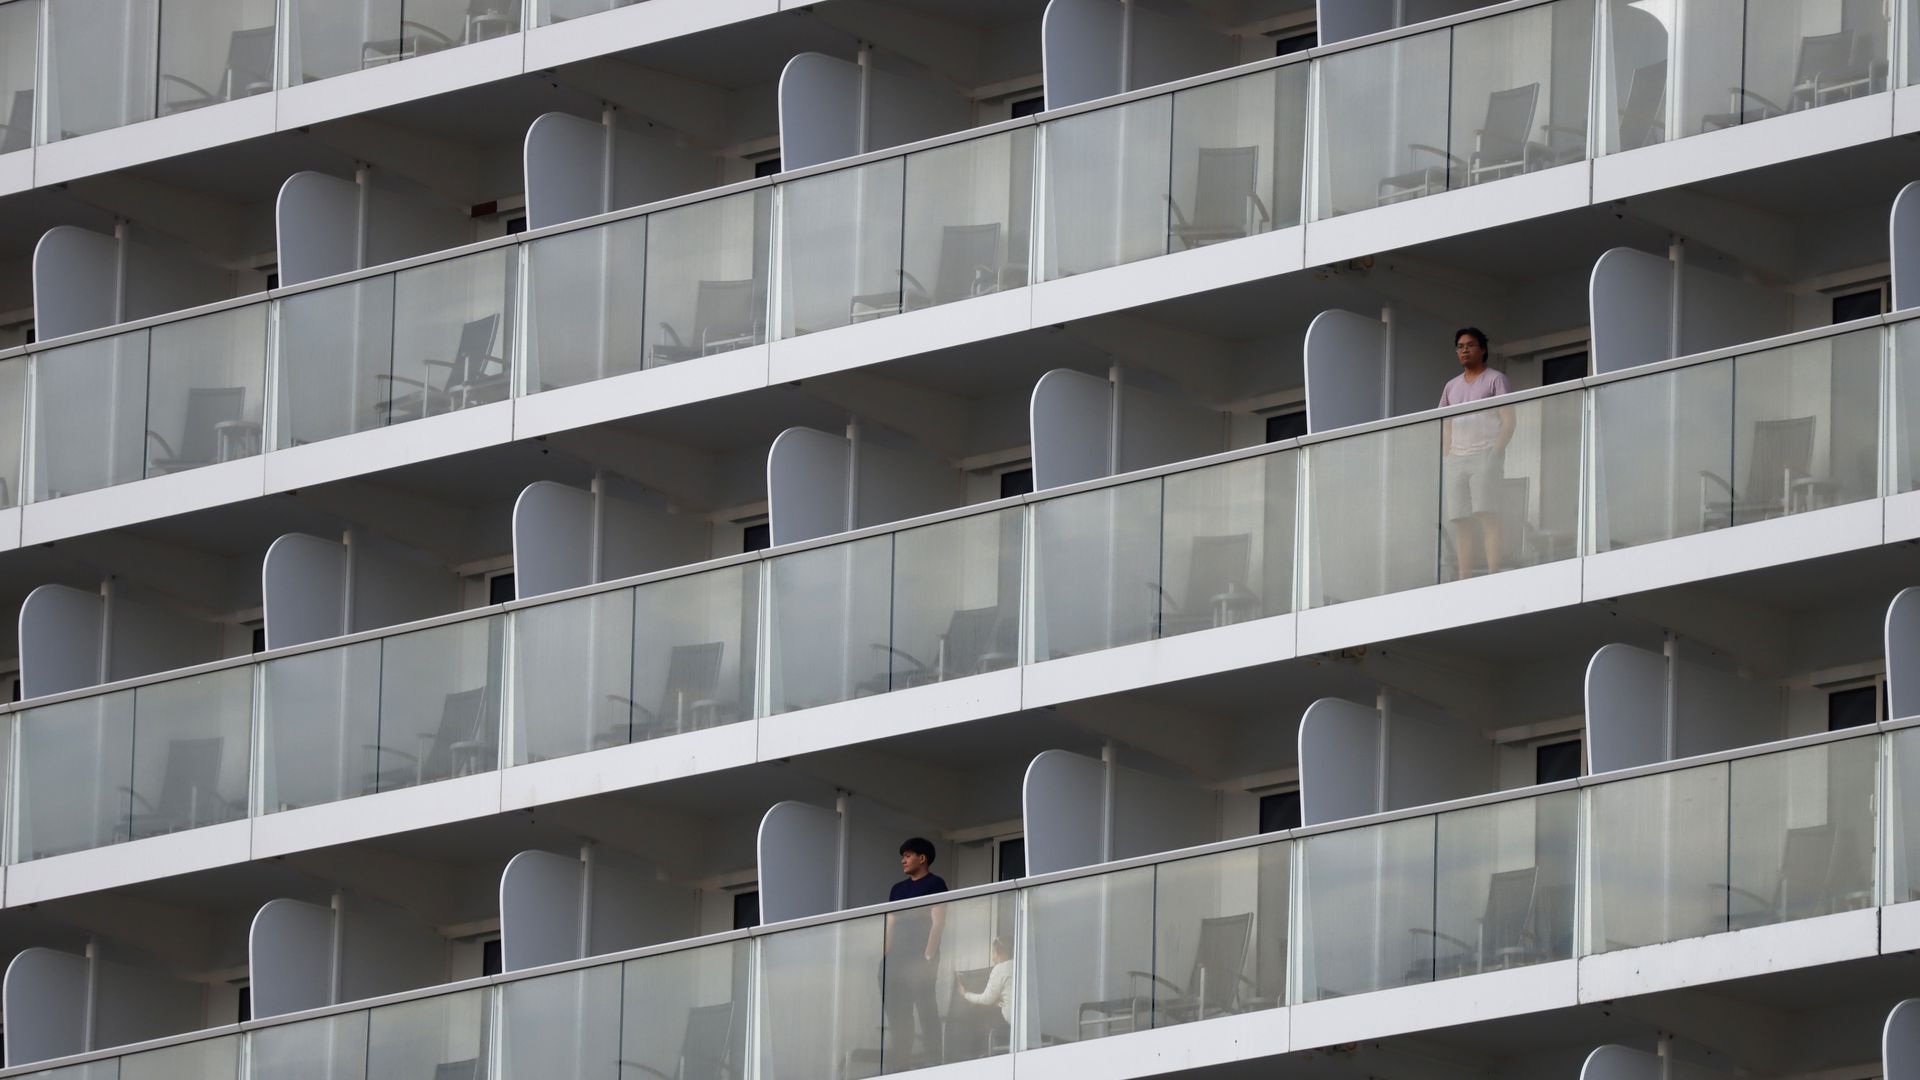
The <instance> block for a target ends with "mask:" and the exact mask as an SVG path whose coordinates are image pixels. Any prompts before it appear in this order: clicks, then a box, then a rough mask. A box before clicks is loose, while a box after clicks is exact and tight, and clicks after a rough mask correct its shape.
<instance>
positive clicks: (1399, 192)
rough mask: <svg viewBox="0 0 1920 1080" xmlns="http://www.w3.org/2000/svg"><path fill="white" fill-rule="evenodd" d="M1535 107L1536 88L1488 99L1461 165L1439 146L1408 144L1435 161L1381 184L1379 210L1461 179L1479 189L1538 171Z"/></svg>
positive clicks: (1543, 148) (1498, 93)
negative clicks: (1481, 185) (1490, 182)
mask: <svg viewBox="0 0 1920 1080" xmlns="http://www.w3.org/2000/svg"><path fill="white" fill-rule="evenodd" d="M1539 103H1540V84H1539V83H1537V82H1535V83H1528V84H1526V85H1525V86H1516V87H1513V88H1512V89H1509V90H1496V91H1494V92H1493V93H1492V94H1489V95H1488V96H1487V117H1486V119H1485V120H1484V121H1482V123H1481V126H1480V127H1479V128H1477V129H1475V131H1474V133H1473V151H1472V153H1471V155H1469V157H1468V158H1467V159H1466V160H1465V161H1462V160H1461V159H1460V158H1459V157H1457V156H1456V155H1454V154H1450V153H1448V152H1447V151H1446V150H1444V149H1442V148H1440V147H1438V146H1429V145H1427V144H1426V143H1412V144H1410V145H1409V146H1408V149H1410V150H1413V151H1414V152H1415V153H1416V154H1429V155H1432V156H1434V157H1437V158H1438V159H1439V161H1438V162H1437V163H1435V164H1432V165H1427V166H1424V167H1422V168H1418V169H1414V170H1412V171H1410V172H1404V173H1401V174H1399V175H1398V176H1389V177H1387V178H1386V179H1384V180H1382V181H1380V192H1379V199H1378V202H1379V204H1380V205H1382V206H1385V205H1387V204H1389V203H1396V202H1403V201H1405V200H1407V199H1413V198H1420V197H1423V196H1427V195H1431V194H1434V193H1435V192H1439V191H1445V190H1447V188H1448V186H1449V184H1450V178H1451V177H1453V176H1458V175H1461V174H1464V176H1465V178H1466V182H1467V183H1469V184H1477V183H1480V182H1481V181H1483V180H1497V179H1499V178H1501V177H1504V176H1513V175H1516V174H1518V173H1521V172H1525V171H1527V170H1528V169H1530V168H1534V167H1536V165H1535V159H1536V157H1538V156H1541V155H1545V154H1546V153H1547V152H1548V150H1547V146H1546V145H1545V144H1544V143H1537V142H1534V141H1533V114H1534V111H1535V109H1537V108H1538V107H1539Z"/></svg>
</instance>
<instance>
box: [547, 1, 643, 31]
mask: <svg viewBox="0 0 1920 1080" xmlns="http://www.w3.org/2000/svg"><path fill="white" fill-rule="evenodd" d="M643 2H644V0H532V3H533V6H534V12H535V14H534V25H535V26H552V25H553V24H554V23H563V22H566V21H567V20H568V19H578V18H581V17H582V16H586V15H598V14H599V13H601V12H603V11H612V10H613V9H615V8H623V7H632V6H633V5H635V4H638V3H643Z"/></svg>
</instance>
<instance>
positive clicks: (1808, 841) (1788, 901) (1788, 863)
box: [1779, 824, 1834, 918]
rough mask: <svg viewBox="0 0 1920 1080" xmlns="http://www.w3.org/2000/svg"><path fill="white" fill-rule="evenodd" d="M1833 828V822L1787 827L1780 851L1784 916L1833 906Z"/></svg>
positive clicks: (1827, 908) (1807, 912) (1781, 903)
mask: <svg viewBox="0 0 1920 1080" xmlns="http://www.w3.org/2000/svg"><path fill="white" fill-rule="evenodd" d="M1833 839H1834V829H1833V826H1832V824H1826V825H1807V826H1803V827H1801V828H1798V829H1788V830H1787V840H1786V845H1785V847H1784V849H1783V850H1782V852H1781V855H1780V912H1779V914H1780V915H1781V916H1782V917H1788V918H1790V917H1793V916H1795V915H1800V914H1809V913H1818V912H1822V911H1827V910H1831V909H1832V907H1833V906H1834V904H1833V899H1834V898H1833V897H1832V896H1831V895H1829V894H1830V893H1831V892H1832V887H1831V883H1832V881H1833V856H1834V842H1833Z"/></svg>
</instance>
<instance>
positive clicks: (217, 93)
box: [160, 26, 274, 116]
mask: <svg viewBox="0 0 1920 1080" xmlns="http://www.w3.org/2000/svg"><path fill="white" fill-rule="evenodd" d="M273 44H274V42H273V27H271V26H260V27H255V28H253V29H251V30H235V31H234V32H233V35H232V36H231V37H229V38H228V39H227V66H226V70H225V71H223V72H222V73H221V75H220V83H219V85H218V86H216V87H213V88H211V89H209V88H208V87H205V86H201V85H200V84H199V83H196V82H194V81H192V80H190V79H185V78H182V77H180V76H178V75H168V74H164V73H163V74H161V76H160V92H161V101H160V114H161V115H162V116H166V115H169V114H171V113H177V112H186V111H187V110H189V109H198V108H203V107H205V106H207V105H217V104H219V103H220V102H223V101H236V100H238V99H240V98H243V97H251V96H253V95H254V94H264V93H266V92H267V91H269V90H272V89H273Z"/></svg>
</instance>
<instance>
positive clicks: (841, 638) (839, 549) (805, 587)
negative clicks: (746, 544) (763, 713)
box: [767, 536, 893, 715]
mask: <svg viewBox="0 0 1920 1080" xmlns="http://www.w3.org/2000/svg"><path fill="white" fill-rule="evenodd" d="M892 571H893V537H891V536H876V537H871V538H868V539H865V540H856V541H854V542H853V543H851V544H836V545H834V546H832V547H823V548H814V549H813V550H811V551H802V552H799V553H797V554H793V555H786V556H782V557H780V558H778V559H774V560H772V561H771V563H770V565H769V573H770V575H771V577H770V580H771V581H772V583H773V585H772V587H773V627H772V630H773V656H772V658H771V659H772V663H773V670H772V672H771V673H770V677H769V689H768V695H769V697H768V701H767V712H768V714H769V715H773V714H778V713H783V712H789V711H791V710H794V709H806V708H812V707H814V706H816V705H827V704H831V703H833V702H836V701H846V700H848V699H850V698H854V697H864V696H866V695H868V694H882V693H885V692H886V691H887V690H888V689H889V686H890V677H891V676H890V673H891V661H890V657H891V656H892V654H891V653H889V652H888V651H887V650H888V644H889V623H890V620H891V609H892V604H891V603H890V591H889V588H888V585H889V582H890V580H891V577H892Z"/></svg>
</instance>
